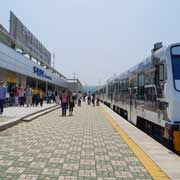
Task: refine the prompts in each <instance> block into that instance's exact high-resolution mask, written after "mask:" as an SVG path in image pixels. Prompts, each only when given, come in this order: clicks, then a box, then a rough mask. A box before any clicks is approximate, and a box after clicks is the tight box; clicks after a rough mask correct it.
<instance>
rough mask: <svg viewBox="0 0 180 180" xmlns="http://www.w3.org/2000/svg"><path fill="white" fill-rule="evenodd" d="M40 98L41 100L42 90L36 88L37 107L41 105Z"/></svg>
mask: <svg viewBox="0 0 180 180" xmlns="http://www.w3.org/2000/svg"><path fill="white" fill-rule="evenodd" d="M39 100H40V91H39V89H38V88H36V99H35V101H36V107H37V106H38V105H39Z"/></svg>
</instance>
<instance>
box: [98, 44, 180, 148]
mask: <svg viewBox="0 0 180 180" xmlns="http://www.w3.org/2000/svg"><path fill="white" fill-rule="evenodd" d="M97 93H98V94H99V97H100V99H101V101H102V102H104V103H105V104H106V105H108V106H109V107H111V108H112V109H114V111H116V112H117V113H119V114H120V115H121V116H123V117H124V118H126V119H127V120H128V121H130V122H131V123H133V124H134V125H136V126H138V127H139V128H140V129H142V130H144V131H145V132H146V133H148V134H150V135H152V136H155V138H156V139H158V140H159V139H161V140H162V139H163V142H164V143H165V144H166V145H167V146H172V145H173V148H174V149H175V150H176V151H180V43H177V44H171V45H169V46H167V47H161V48H159V49H157V50H154V51H152V54H151V55H150V56H149V57H147V58H146V59H145V60H144V61H143V62H141V63H139V64H138V65H137V66H135V67H133V68H131V69H129V70H128V71H126V72H125V73H123V74H120V75H119V76H117V77H115V78H113V79H111V80H109V81H108V82H107V84H106V85H105V86H103V87H102V88H100V89H99V90H97Z"/></svg>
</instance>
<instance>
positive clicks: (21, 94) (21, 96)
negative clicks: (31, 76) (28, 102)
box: [19, 88, 25, 106]
mask: <svg viewBox="0 0 180 180" xmlns="http://www.w3.org/2000/svg"><path fill="white" fill-rule="evenodd" d="M24 101H25V92H24V89H23V88H20V90H19V105H20V106H24Z"/></svg>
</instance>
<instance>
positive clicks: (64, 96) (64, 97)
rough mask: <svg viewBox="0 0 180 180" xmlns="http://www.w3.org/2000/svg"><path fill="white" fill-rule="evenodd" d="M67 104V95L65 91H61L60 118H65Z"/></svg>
mask: <svg viewBox="0 0 180 180" xmlns="http://www.w3.org/2000/svg"><path fill="white" fill-rule="evenodd" d="M67 104H68V94H67V92H66V91H65V90H63V93H62V95H61V108H62V116H66V110H67Z"/></svg>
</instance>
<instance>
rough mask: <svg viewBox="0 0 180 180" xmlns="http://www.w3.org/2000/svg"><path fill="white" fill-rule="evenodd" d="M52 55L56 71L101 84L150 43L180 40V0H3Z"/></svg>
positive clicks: (3, 20) (2, 13) (3, 19)
mask: <svg viewBox="0 0 180 180" xmlns="http://www.w3.org/2000/svg"><path fill="white" fill-rule="evenodd" d="M10 10H12V11H13V12H14V13H15V15H16V16H17V17H18V18H19V19H20V20H21V21H22V22H23V23H24V24H25V25H26V27H28V28H29V29H30V30H31V32H32V33H33V34H34V35H35V36H36V37H37V38H38V39H39V40H40V41H41V42H42V43H43V44H44V45H45V46H46V47H47V48H48V49H49V50H50V51H51V52H52V53H54V54H55V56H56V59H55V68H56V69H58V70H59V71H60V72H61V73H63V74H64V75H65V76H67V77H69V78H71V77H72V76H73V73H76V76H77V77H79V78H80V80H81V81H82V82H83V83H84V84H88V85H97V84H103V83H104V82H105V81H106V80H107V79H108V78H109V77H111V76H113V75H115V74H120V73H122V72H124V71H125V70H127V69H128V68H130V67H131V66H133V65H135V64H136V63H138V62H139V61H141V60H143V58H145V57H146V56H148V55H149V54H150V51H151V49H152V47H153V44H154V43H155V42H158V41H163V44H165V45H168V44H170V43H172V42H180V24H179V22H180V20H179V19H180V1H179V0H172V1H170V0H30V1H26V0H6V1H2V2H1V6H0V24H2V25H4V26H5V27H6V28H7V29H9V11H10Z"/></svg>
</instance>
